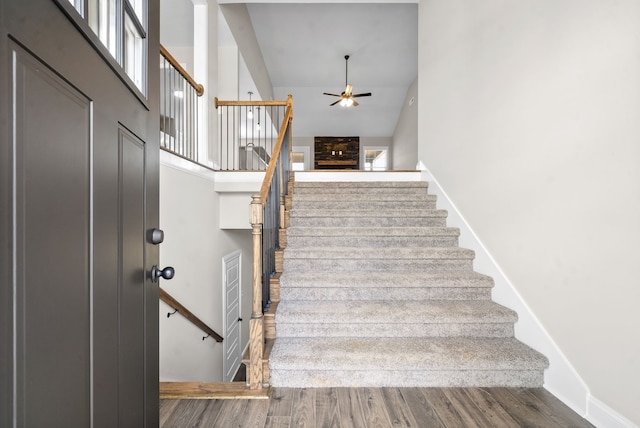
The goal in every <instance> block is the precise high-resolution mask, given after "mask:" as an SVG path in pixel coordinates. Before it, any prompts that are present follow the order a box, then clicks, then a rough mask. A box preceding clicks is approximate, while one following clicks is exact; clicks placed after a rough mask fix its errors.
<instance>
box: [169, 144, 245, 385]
mask: <svg viewBox="0 0 640 428" xmlns="http://www.w3.org/2000/svg"><path fill="white" fill-rule="evenodd" d="M162 155H163V158H164V159H165V160H166V159H167V157H171V155H168V154H166V153H162ZM175 160H178V159H177V158H175ZM178 161H179V160H178ZM214 180H215V173H213V172H202V171H200V172H186V171H185V170H183V169H181V168H179V167H176V166H173V165H171V164H168V163H167V162H163V164H162V165H161V168H160V227H161V228H162V229H163V230H164V232H165V242H164V243H163V244H162V245H161V247H160V264H161V266H173V267H174V268H175V269H176V275H175V278H174V279H172V280H171V281H164V280H160V286H161V287H162V288H163V289H164V290H166V291H167V292H168V293H169V294H171V295H172V296H173V297H175V298H176V299H177V300H178V301H179V302H180V303H182V304H183V305H184V306H186V307H187V308H188V309H189V310H190V311H192V312H193V313H194V314H195V315H196V316H198V317H199V318H200V319H202V320H203V321H204V322H205V323H206V324H207V325H209V326H210V327H211V328H213V329H214V330H215V331H216V332H218V333H219V334H221V335H222V336H224V330H223V306H222V257H223V256H225V255H226V254H229V253H231V252H233V251H235V250H238V249H239V250H241V251H242V256H241V257H242V266H243V271H242V285H241V287H242V318H244V319H245V320H249V318H250V317H251V276H252V275H251V254H252V248H251V232H250V231H248V230H242V231H223V230H220V228H219V206H220V201H219V194H218V193H216V192H215V190H214ZM249 202H250V200H249V201H248V202H247V205H246V210H245V214H246V218H247V222H248V221H249V220H248V219H249ZM167 312H172V310H171V308H170V307H169V306H168V305H166V304H164V303H163V302H160V381H199V382H221V381H222V344H221V343H217V342H216V341H215V340H213V339H211V338H208V339H206V340H204V341H203V340H202V337H203V336H205V335H204V334H203V333H202V331H200V330H199V329H198V328H197V327H195V326H194V325H193V324H191V323H190V322H189V321H187V320H186V319H185V318H183V317H182V316H181V315H180V314H175V315H172V316H171V317H170V318H167ZM241 335H242V347H243V349H244V347H245V346H246V343H247V341H248V337H249V323H248V322H244V323H243V324H242V333H241Z"/></svg>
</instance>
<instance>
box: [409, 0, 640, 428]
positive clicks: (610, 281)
mask: <svg viewBox="0 0 640 428" xmlns="http://www.w3.org/2000/svg"><path fill="white" fill-rule="evenodd" d="M419 38H420V39H419V46H420V50H419V70H420V71H419V79H420V87H419V102H420V121H419V125H418V126H419V128H418V129H419V130H418V135H419V147H418V154H419V158H420V160H421V161H423V162H424V163H425V165H427V167H428V168H429V170H430V171H431V172H432V173H433V176H434V177H435V178H436V179H437V180H438V182H439V183H440V186H441V187H442V188H443V189H444V190H445V191H446V192H447V193H448V195H449V197H450V198H451V200H452V201H453V203H454V204H455V205H456V206H457V207H458V209H459V210H460V212H461V213H462V215H463V216H464V217H465V218H466V220H467V222H468V223H469V225H470V226H471V228H472V229H473V230H474V231H475V233H476V234H477V236H478V238H479V239H480V240H481V241H482V242H483V244H484V245H485V247H486V248H487V249H488V251H489V252H490V253H491V255H492V256H493V257H494V259H495V260H496V261H497V263H498V265H499V266H500V267H501V268H502V270H503V271H504V272H505V274H506V276H507V277H508V278H509V279H510V280H511V282H512V283H513V284H514V286H515V288H516V289H517V291H518V292H519V293H520V294H521V296H522V297H523V298H524V299H525V301H526V302H527V304H528V305H529V307H530V308H531V309H532V311H533V312H534V313H535V315H536V316H537V317H538V319H539V320H540V322H541V323H542V325H543V326H544V328H545V329H546V330H547V332H548V333H549V334H550V336H551V338H552V340H553V341H555V343H556V344H557V345H558V347H559V348H560V349H561V351H562V352H563V353H564V354H565V355H566V357H567V358H568V359H569V361H570V362H571V364H572V365H573V367H574V368H575V370H576V371H577V374H578V376H579V377H581V378H582V379H583V380H584V382H585V383H586V385H587V386H588V388H589V390H590V394H591V395H589V396H587V397H586V398H585V399H586V401H587V407H588V413H587V417H588V418H590V419H591V420H592V421H595V420H596V419H598V422H600V423H599V424H600V425H601V426H614V422H619V425H615V426H626V425H625V424H628V425H630V424H631V423H635V424H640V407H639V406H638V397H640V382H639V380H640V340H638V339H637V337H638V332H637V327H638V326H639V325H640V311H638V309H637V303H638V302H640V287H638V286H637V285H638V278H640V263H639V262H638V260H639V259H638V247H637V242H638V241H640V222H639V221H638V219H639V218H640V168H639V167H638V160H639V159H640V143H639V138H640V120H638V118H639V117H640V55H639V52H640V2H638V1H636V0H609V1H603V0H522V1H518V2H513V1H510V0H485V1H482V2H478V1H474V0H448V1H446V2H445V1H436V0H422V1H421V3H420V34H419ZM569 398H570V399H573V398H575V397H569ZM603 410H604V411H605V413H606V410H611V413H610V414H608V415H604V416H603V415H602V414H601V413H602V411H603ZM616 416H619V417H620V419H618V420H616ZM607 417H609V418H610V419H606V418H607ZM625 418H626V420H625ZM603 421H606V422H603Z"/></svg>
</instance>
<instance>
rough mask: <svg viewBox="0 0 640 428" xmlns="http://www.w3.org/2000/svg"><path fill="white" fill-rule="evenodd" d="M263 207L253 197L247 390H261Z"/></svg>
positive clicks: (255, 197)
mask: <svg viewBox="0 0 640 428" xmlns="http://www.w3.org/2000/svg"><path fill="white" fill-rule="evenodd" d="M263 212H264V207H263V205H262V202H261V201H260V196H259V195H254V196H253V197H252V200H251V205H250V217H251V229H252V236H253V282H252V289H253V293H252V294H253V300H252V304H251V321H250V322H249V368H248V370H249V373H248V375H249V388H250V389H261V388H262V380H263V372H262V356H263V352H264V325H263V314H262V223H263Z"/></svg>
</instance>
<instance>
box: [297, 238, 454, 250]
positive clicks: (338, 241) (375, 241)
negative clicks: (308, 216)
mask: <svg viewBox="0 0 640 428" xmlns="http://www.w3.org/2000/svg"><path fill="white" fill-rule="evenodd" d="M377 246H380V247H457V246H458V238H457V237H447V236H418V237H407V236H389V237H383V236H371V237H368V236H363V237H358V236H344V237H321V236H308V237H307V236H305V237H303V236H291V237H287V248H315V247H377Z"/></svg>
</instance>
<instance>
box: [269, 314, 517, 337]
mask: <svg viewBox="0 0 640 428" xmlns="http://www.w3.org/2000/svg"><path fill="white" fill-rule="evenodd" d="M280 318H282V317H280ZM277 330H278V337H318V338H323V337H359V338H362V337H423V338H424V337H471V336H472V337H510V336H513V322H511V323H485V324H479V323H472V324H466V323H465V324H459V323H438V324H434V323H420V324H411V323H405V324H388V323H375V324H350V323H347V324H342V323H341V324H337V323H336V324H334V323H326V322H324V321H323V320H318V321H317V322H315V323H304V324H303V323H299V322H298V323H296V322H291V323H290V322H287V320H286V319H284V320H282V321H281V320H280V319H278V320H277Z"/></svg>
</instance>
